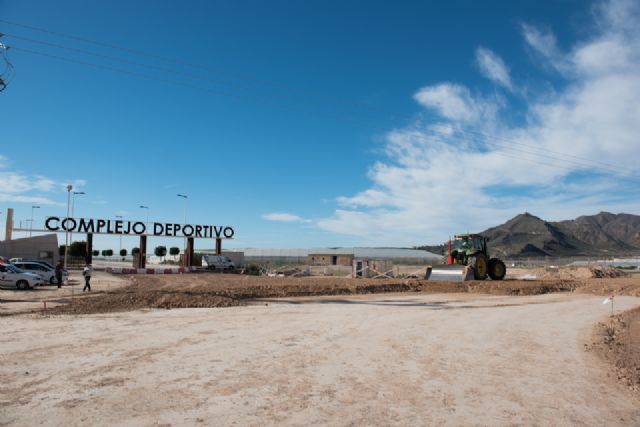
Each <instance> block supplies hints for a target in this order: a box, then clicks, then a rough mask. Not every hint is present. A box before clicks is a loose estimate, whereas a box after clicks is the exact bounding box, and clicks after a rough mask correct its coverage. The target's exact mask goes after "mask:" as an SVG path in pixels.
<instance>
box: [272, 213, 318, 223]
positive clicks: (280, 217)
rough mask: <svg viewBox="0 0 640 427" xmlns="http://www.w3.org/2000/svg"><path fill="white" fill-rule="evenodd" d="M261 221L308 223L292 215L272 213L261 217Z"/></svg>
mask: <svg viewBox="0 0 640 427" xmlns="http://www.w3.org/2000/svg"><path fill="white" fill-rule="evenodd" d="M262 218H263V219H266V220H267V221H276V222H310V221H309V220H306V219H304V218H301V217H299V216H298V215H293V214H290V213H284V212H273V213H268V214H264V215H262Z"/></svg>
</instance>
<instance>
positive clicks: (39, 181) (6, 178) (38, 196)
mask: <svg viewBox="0 0 640 427" xmlns="http://www.w3.org/2000/svg"><path fill="white" fill-rule="evenodd" d="M8 165H9V160H8V158H7V157H6V156H4V155H0V169H2V170H0V183H2V186H0V201H3V202H14V203H38V204H42V205H58V204H63V203H62V202H57V201H55V200H53V199H52V197H50V196H45V195H43V194H42V193H55V192H59V193H61V192H63V191H66V190H65V185H66V184H65V183H62V182H59V181H56V180H53V179H51V178H48V177H45V176H42V175H25V174H23V173H20V172H15V171H11V170H6V169H7V167H8ZM72 183H73V185H74V188H80V187H82V186H84V185H86V181H85V180H83V179H78V180H75V181H72Z"/></svg>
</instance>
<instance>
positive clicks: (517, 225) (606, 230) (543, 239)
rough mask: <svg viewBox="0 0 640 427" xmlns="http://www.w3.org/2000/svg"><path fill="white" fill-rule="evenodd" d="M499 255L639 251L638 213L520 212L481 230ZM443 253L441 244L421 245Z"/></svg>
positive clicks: (563, 255) (539, 255)
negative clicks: (552, 215)
mask: <svg viewBox="0 0 640 427" xmlns="http://www.w3.org/2000/svg"><path fill="white" fill-rule="evenodd" d="M480 234H482V235H483V236H485V237H487V238H488V239H489V252H490V253H491V256H496V257H499V258H529V257H574V256H623V255H638V254H640V216H638V215H631V214H624V213H622V214H612V213H609V212H600V213H599V214H596V215H590V216H581V217H578V218H576V219H573V220H566V221H558V222H550V221H545V220H543V219H540V218H538V217H537V216H534V215H531V214H530V213H523V214H520V215H517V216H515V217H514V218H512V219H510V220H509V221H507V222H505V223H504V224H501V225H499V226H497V227H493V228H489V229H488V230H485V231H483V232H481V233H480ZM421 248H424V249H427V250H430V251H432V252H435V253H443V249H444V246H443V245H435V246H424V247H421Z"/></svg>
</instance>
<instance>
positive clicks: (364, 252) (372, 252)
mask: <svg viewBox="0 0 640 427" xmlns="http://www.w3.org/2000/svg"><path fill="white" fill-rule="evenodd" d="M202 252H207V251H206V250H204V251H202ZM225 252H244V256H245V257H269V258H275V257H299V258H303V257H306V256H308V255H349V256H353V257H354V258H367V259H376V258H414V259H436V258H437V259H440V258H442V255H438V254H434V253H433V252H429V251H424V250H421V249H409V248H358V247H355V248H310V249H306V248H245V249H225Z"/></svg>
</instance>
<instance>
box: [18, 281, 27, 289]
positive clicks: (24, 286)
mask: <svg viewBox="0 0 640 427" xmlns="http://www.w3.org/2000/svg"><path fill="white" fill-rule="evenodd" d="M16 288H18V289H29V283H27V281H26V280H18V282H17V283H16Z"/></svg>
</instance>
